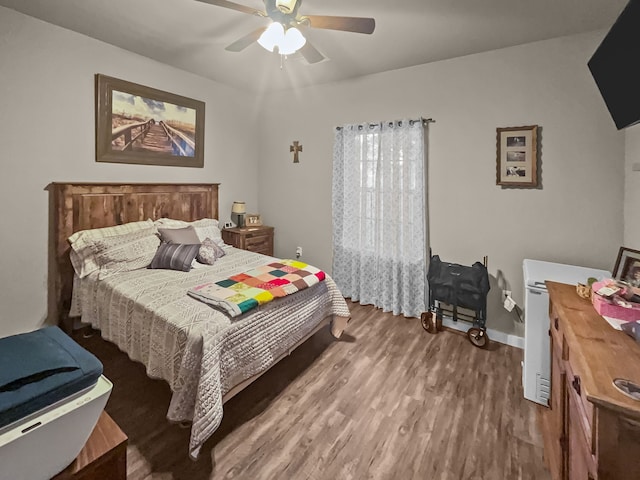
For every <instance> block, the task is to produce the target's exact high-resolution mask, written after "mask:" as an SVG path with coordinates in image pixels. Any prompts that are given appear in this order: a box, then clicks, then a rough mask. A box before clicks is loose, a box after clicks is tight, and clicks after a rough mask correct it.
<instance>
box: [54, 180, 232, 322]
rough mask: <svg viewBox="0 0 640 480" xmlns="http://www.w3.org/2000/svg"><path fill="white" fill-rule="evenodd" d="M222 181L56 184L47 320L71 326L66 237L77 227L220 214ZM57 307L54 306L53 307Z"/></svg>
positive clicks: (88, 227) (71, 268) (195, 218)
mask: <svg viewBox="0 0 640 480" xmlns="http://www.w3.org/2000/svg"><path fill="white" fill-rule="evenodd" d="M219 185H220V184H218V183H210V184H203V183H192V184H191V183H190V184H168V183H58V182H55V183H52V184H50V185H49V194H50V195H51V197H52V203H51V215H50V218H51V223H52V225H51V226H52V229H50V234H51V236H52V243H53V245H52V247H53V248H51V249H50V257H52V258H50V262H49V267H50V268H49V272H50V276H49V278H50V280H49V282H48V283H49V298H50V301H49V310H50V311H49V319H50V320H52V321H54V322H56V323H59V324H60V325H61V326H62V327H63V328H64V329H65V330H67V331H70V330H71V322H70V320H69V318H68V312H69V308H70V306H71V290H72V286H73V267H72V266H71V261H70V259H69V250H70V245H69V242H68V240H67V239H68V238H69V237H70V236H71V235H72V234H73V233H75V232H77V231H79V230H87V229H92V228H101V227H110V226H113V225H120V224H123V223H128V222H136V221H140V220H147V219H149V218H150V219H152V220H156V219H158V218H163V217H167V218H175V219H177V220H185V221H193V220H198V219H200V218H215V219H217V218H218V187H219ZM52 310H53V311H52Z"/></svg>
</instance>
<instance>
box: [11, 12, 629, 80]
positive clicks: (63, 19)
mask: <svg viewBox="0 0 640 480" xmlns="http://www.w3.org/2000/svg"><path fill="white" fill-rule="evenodd" d="M233 1H234V2H236V3H240V4H243V5H246V6H250V7H253V8H257V9H261V10H262V9H263V7H264V5H263V2H262V0H233ZM626 3H627V0H536V1H532V0H482V1H480V0H395V1H390V0H304V2H303V4H302V5H301V7H300V13H301V14H306V15H340V16H354V17H373V18H375V20H376V29H375V32H374V33H373V34H372V35H363V34H356V33H350V32H341V31H331V30H319V29H307V30H306V31H305V36H306V37H307V38H308V40H309V41H311V42H312V43H313V45H314V46H315V47H316V48H317V49H318V50H319V51H320V52H321V53H322V54H323V55H324V56H325V57H327V59H326V60H324V61H322V62H320V63H317V64H313V65H309V64H307V63H306V62H305V61H304V59H302V57H301V56H300V54H299V53H297V54H294V55H292V56H290V57H288V58H287V59H286V60H284V61H281V58H280V56H279V55H277V54H275V53H269V52H267V51H266V50H264V49H262V47H260V46H259V45H258V44H253V45H251V46H249V47H248V48H247V49H245V50H244V51H242V52H239V53H233V52H228V51H225V47H226V46H227V45H229V44H230V43H232V42H234V41H235V40H237V39H238V38H240V37H242V36H243V35H245V34H247V33H249V32H250V31H252V30H255V29H256V28H259V27H261V26H264V25H265V24H266V23H267V20H265V19H263V18H260V17H255V16H251V15H247V14H244V13H241V12H238V11H234V10H229V9H226V8H221V7H217V6H212V5H208V4H204V3H201V2H197V1H195V0H108V1H106V0H0V5H4V6H6V7H9V8H12V9H14V10H17V11H19V12H22V13H25V14H27V15H31V16H33V17H36V18H39V19H41V20H44V21H46V22H49V23H53V24H55V25H59V26H61V27H64V28H67V29H69V30H73V31H75V32H79V33H82V34H84V35H87V36H89V37H93V38H96V39H98V40H101V41H103V42H106V43H109V44H112V45H115V46H118V47H120V48H123V49H125V50H129V51H131V52H135V53H138V54H140V55H144V56H145V57H149V58H152V59H155V60H157V61H159V62H162V63H165V64H168V65H172V66H174V67H177V68H179V69H182V70H186V71H189V72H192V73H195V74H198V75H200V76H203V77H206V78H210V79H212V80H215V81H218V82H221V83H224V84H227V85H232V86H235V87H237V88H241V89H245V90H250V91H255V92H268V91H272V90H282V89H287V88H295V87H301V86H308V85H313V84H320V83H327V82H333V81H339V80H343V79H347V78H353V77H358V76H361V75H367V74H372V73H376V72H383V71H387V70H394V69H398V68H402V67H409V66H413V65H419V64H423V63H429V62H433V61H437V60H443V59H447V58H454V57H459V56H463V55H469V54H473V53H479V52H483V51H488V50H494V49H497V48H503V47H508V46H513V45H519V44H523V43H529V42H533V41H537V40H544V39H548V38H553V37H558V36H564V35H571V34H576V33H581V32H588V31H592V30H598V29H608V28H609V27H610V26H611V25H612V24H613V22H614V21H615V19H616V18H617V16H618V15H619V13H620V12H621V11H622V9H623V8H624V6H625V5H626Z"/></svg>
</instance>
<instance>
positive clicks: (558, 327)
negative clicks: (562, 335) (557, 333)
mask: <svg viewBox="0 0 640 480" xmlns="http://www.w3.org/2000/svg"><path fill="white" fill-rule="evenodd" d="M553 328H555V329H556V330H560V326H559V325H558V317H556V318H554V319H553Z"/></svg>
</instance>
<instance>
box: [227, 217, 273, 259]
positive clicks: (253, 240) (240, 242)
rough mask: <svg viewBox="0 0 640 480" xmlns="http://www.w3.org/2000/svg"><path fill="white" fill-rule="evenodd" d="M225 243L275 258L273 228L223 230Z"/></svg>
mask: <svg viewBox="0 0 640 480" xmlns="http://www.w3.org/2000/svg"><path fill="white" fill-rule="evenodd" d="M222 240H224V243H226V244H229V245H232V246H234V247H236V248H241V249H242V250H249V251H251V252H256V253H262V254H263V255H269V256H271V257H272V256H273V227H267V226H266V225H264V226H260V227H242V228H238V227H235V228H225V229H224V230H222Z"/></svg>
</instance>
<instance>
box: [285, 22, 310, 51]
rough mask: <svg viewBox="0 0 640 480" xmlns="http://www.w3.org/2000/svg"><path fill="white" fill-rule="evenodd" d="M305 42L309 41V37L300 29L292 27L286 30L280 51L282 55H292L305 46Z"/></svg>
mask: <svg viewBox="0 0 640 480" xmlns="http://www.w3.org/2000/svg"><path fill="white" fill-rule="evenodd" d="M305 43H307V39H306V38H304V36H303V35H302V33H300V30H298V29H297V28H295V27H291V28H289V29H287V31H286V32H285V34H284V38H283V39H282V42H280V45H279V46H278V53H280V55H292V54H294V53H295V52H297V51H298V50H300V49H301V48H302V47H304V44H305Z"/></svg>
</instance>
